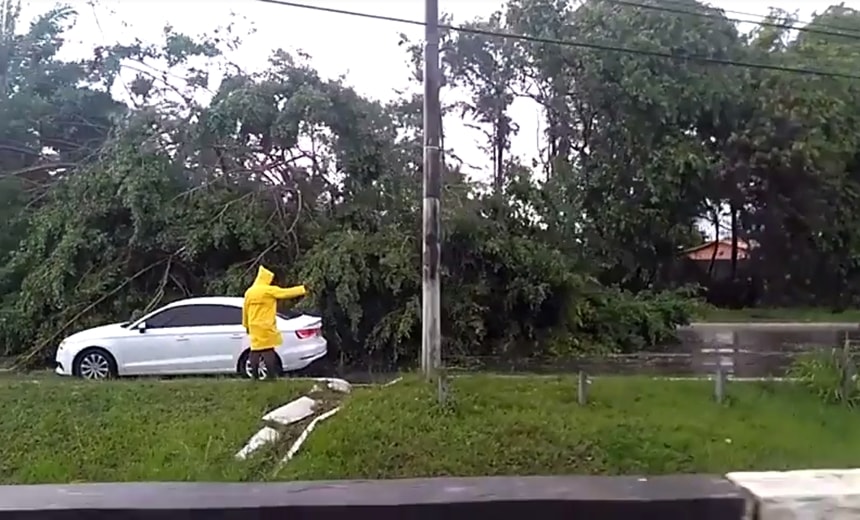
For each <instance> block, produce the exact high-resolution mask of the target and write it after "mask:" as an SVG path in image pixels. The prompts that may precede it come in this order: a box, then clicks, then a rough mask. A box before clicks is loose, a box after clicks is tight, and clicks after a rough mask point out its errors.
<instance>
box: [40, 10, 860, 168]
mask: <svg viewBox="0 0 860 520" xmlns="http://www.w3.org/2000/svg"><path fill="white" fill-rule="evenodd" d="M298 1H302V0H298ZM439 2H440V10H441V11H443V12H448V13H451V14H452V15H453V16H454V21H455V23H457V22H464V21H468V20H470V19H472V18H475V17H478V16H483V15H488V14H490V13H491V12H493V11H494V10H496V9H499V8H500V7H501V6H502V4H503V1H502V0H439ZM55 3H56V2H54V1H51V0H31V1H30V2H29V3H28V4H27V5H26V6H25V10H24V17H25V18H31V17H32V16H34V15H35V14H37V13H39V12H41V11H45V10H47V9H48V8H50V7H51V6H53V5H54V4H55ZM70 3H71V4H73V5H77V6H79V7H78V10H79V12H80V15H79V17H78V23H77V25H76V27H75V28H74V30H73V33H72V34H71V36H70V39H71V40H72V43H71V44H70V46H69V48H68V49H67V52H69V53H70V54H76V53H84V52H88V51H89V50H90V49H91V48H92V46H94V45H103V44H111V43H115V42H118V41H119V42H128V41H130V40H131V39H132V38H134V37H138V38H141V39H143V40H149V41H154V40H156V39H158V38H159V33H160V32H161V30H162V28H163V27H164V26H165V24H171V25H172V26H173V27H175V28H176V30H178V31H181V32H186V33H190V34H201V33H206V32H207V31H211V30H212V29H213V28H215V27H217V26H219V25H225V24H227V23H229V21H230V20H231V13H237V14H240V15H241V16H243V17H244V18H246V19H247V20H248V21H249V22H251V23H253V26H254V27H255V29H256V33H255V34H252V35H250V36H248V37H247V38H245V41H244V44H243V46H242V48H241V49H239V51H238V52H237V53H236V55H235V56H232V60H233V61H235V62H237V63H239V64H241V65H243V66H244V67H245V68H246V69H259V68H261V67H263V66H264V65H265V62H266V59H267V57H268V56H269V54H270V52H271V51H272V50H273V49H275V48H278V47H281V48H284V49H287V50H295V49H301V50H304V51H305V52H307V53H308V54H310V55H311V56H312V57H313V63H314V65H315V67H316V68H317V70H319V71H320V73H321V74H323V75H324V76H329V77H335V76H339V75H345V76H346V79H347V82H348V83H349V84H351V85H352V86H354V87H355V88H356V89H357V90H358V91H359V92H361V93H362V94H364V95H366V96H369V97H373V98H377V99H383V100H384V99H390V98H392V97H393V96H394V90H395V89H403V88H405V87H406V86H407V85H408V83H409V72H408V68H407V62H406V56H405V53H404V50H403V49H402V48H401V47H398V45H397V42H398V40H399V38H398V34H400V33H406V34H407V35H409V37H410V38H412V39H413V40H419V39H421V37H422V35H423V29H422V28H421V27H416V26H403V25H399V24H395V23H391V22H383V21H374V20H367V19H361V18H355V17H347V16H342V15H336V14H328V13H320V12H313V11H308V10H303V9H297V8H291V7H283V6H277V5H272V4H266V3H262V2H259V1H257V0H100V1H99V2H98V4H97V5H96V6H95V7H90V6H89V5H88V4H87V2H85V1H84V0H76V1H74V2H70ZM304 3H307V4H313V5H322V6H326V7H335V8H340V9H348V10H351V11H360V12H366V13H376V14H384V15H388V16H394V17H399V18H409V19H414V20H421V19H422V18H423V16H424V2H423V0H304ZM710 3H711V4H712V5H714V6H716V7H720V8H722V9H726V10H730V11H739V12H744V13H752V14H759V15H765V14H767V12H768V7H769V6H771V5H774V4H779V6H780V7H781V8H783V9H787V10H789V11H795V10H796V11H797V13H798V14H799V16H800V18H801V19H802V20H808V19H809V18H810V17H811V16H812V14H813V12H815V11H818V12H820V11H823V10H824V9H826V8H827V7H828V6H829V5H831V4H832V3H835V2H831V1H817V0H714V1H712V2H710ZM844 4H845V5H846V6H849V7H855V8H860V0H847V1H845V2H844ZM728 15H729V16H731V17H735V18H747V19H749V18H751V17H749V16H742V15H739V14H731V13H729V14H728ZM123 22H124V23H123ZM452 95H454V96H456V95H457V93H450V92H448V93H444V92H443V96H445V97H446V98H447V99H451V96H452ZM512 116H513V118H514V120H515V121H516V122H517V123H518V124H519V125H520V133H519V135H518V136H517V137H516V138H515V140H514V144H513V151H514V153H515V154H517V155H521V156H523V157H526V158H530V157H534V156H535V155H536V152H537V150H538V145H539V134H540V132H541V126H540V115H539V114H538V112H537V110H536V108H535V107H534V106H533V105H531V104H530V103H529V102H527V101H520V102H518V103H517V104H516V105H515V106H514V107H513V111H512ZM445 133H446V141H447V143H448V144H454V146H455V148H456V151H457V153H458V154H459V155H461V156H463V157H464V158H465V159H466V161H467V163H469V164H471V165H472V166H473V167H474V169H473V170H472V173H473V174H474V175H475V176H476V177H480V178H486V176H485V174H484V173H482V172H485V171H486V170H487V169H488V168H489V167H490V160H489V158H487V157H485V156H484V155H483V154H482V153H481V152H480V151H479V150H477V148H476V145H475V142H476V140H477V139H479V134H478V133H477V132H475V131H474V130H470V129H468V128H466V127H464V125H463V124H462V122H460V121H457V120H456V119H451V120H448V121H446V122H445Z"/></svg>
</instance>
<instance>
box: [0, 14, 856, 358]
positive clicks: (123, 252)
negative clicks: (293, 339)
mask: <svg viewBox="0 0 860 520" xmlns="http://www.w3.org/2000/svg"><path fill="white" fill-rule="evenodd" d="M682 3H683V4H684V8H685V9H687V10H691V11H696V12H699V14H703V15H707V16H692V15H691V16H685V17H679V16H676V15H675V14H667V13H665V12H661V11H659V10H654V9H644V8H637V7H635V6H621V5H619V4H617V3H614V2H609V1H606V0H588V1H586V2H582V3H574V2H570V1H567V0H510V1H509V2H508V3H507V4H506V5H505V6H504V7H503V9H501V10H500V11H498V12H495V13H492V14H490V15H489V16H488V17H486V18H484V19H477V20H473V21H471V22H469V25H470V27H472V28H473V29H476V30H478V31H484V32H486V31H503V32H504V31H511V32H518V33H522V34H524V35H527V36H533V37H536V38H538V39H546V38H557V39H560V40H578V39H582V40H584V41H590V42H595V43H604V44H611V45H613V46H617V47H628V48H634V49H642V50H654V51H660V52H667V51H671V52H674V53H689V54H697V55H708V56H713V57H716V58H719V59H720V60H743V61H747V62H757V63H762V64H764V65H766V66H768V67H771V68H770V69H767V70H759V69H749V68H744V67H722V66H714V65H707V64H702V63H698V62H692V61H689V60H671V59H665V58H659V57H653V56H644V55H635V54H630V53H619V52H606V51H601V50H597V49H593V48H582V47H570V46H560V45H551V44H548V43H540V42H537V41H519V40H512V39H507V38H502V37H498V36H487V35H481V34H473V33H465V32H457V31H452V30H446V31H444V34H443V38H442V40H443V52H442V57H443V60H442V65H443V70H444V73H445V78H446V79H445V85H446V87H445V88H451V87H457V88H459V89H463V90H465V91H466V93H467V96H466V97H465V99H463V100H461V101H458V102H456V103H452V104H450V105H447V106H446V107H445V110H446V113H449V114H451V113H454V112H453V111H454V110H459V113H460V115H461V116H462V117H463V118H465V119H467V120H468V123H469V124H473V125H475V126H477V127H478V128H479V129H481V130H483V131H484V134H485V136H486V142H485V143H481V144H482V145H486V151H487V154H488V156H489V157H490V158H491V159H492V161H491V162H492V165H493V177H492V183H491V184H492V188H493V189H492V190H490V193H489V194H487V190H485V189H484V188H485V187H484V186H483V185H482V183H480V182H477V181H475V180H472V179H470V178H468V176H467V175H466V174H465V173H464V172H463V171H462V168H461V164H460V162H459V161H458V160H457V158H456V152H457V148H459V147H462V146H463V144H462V143H453V144H452V143H450V142H444V143H443V144H444V149H445V154H444V156H445V164H444V167H443V176H444V195H443V196H444V201H443V206H442V208H443V215H442V218H443V229H444V233H443V236H442V237H441V240H442V246H443V257H442V262H443V269H442V280H443V301H442V306H443V317H444V320H443V336H444V351H445V353H446V355H451V356H454V357H458V358H459V357H468V356H478V357H483V356H501V357H512V358H523V357H529V358H533V357H550V356H559V355H573V354H578V353H580V352H582V351H583V350H585V349H591V348H595V347H598V348H600V349H602V350H615V351H618V350H621V351H630V350H636V349H642V348H654V347H658V346H660V345H661V344H664V343H666V342H667V340H669V339H670V337H671V335H672V333H673V330H674V328H675V326H677V325H679V324H683V323H686V322H688V321H689V319H690V317H691V315H692V313H693V311H694V310H695V309H694V305H693V300H692V299H691V298H690V297H689V294H690V293H688V292H687V291H686V290H680V289H678V287H679V286H683V285H684V284H683V280H679V278H678V276H677V272H676V271H677V269H676V267H677V261H676V257H677V255H678V251H679V250H681V249H683V248H684V247H687V246H690V245H693V244H695V243H696V242H698V241H700V240H701V231H700V229H698V227H699V224H700V223H701V222H702V220H707V221H708V222H711V221H713V220H714V219H715V218H716V217H719V214H720V213H726V212H727V213H728V217H729V218H728V220H729V221H730V224H729V230H728V233H727V234H728V236H729V237H730V238H731V239H732V241H733V242H736V241H738V240H741V239H743V240H750V241H754V242H755V243H757V244H759V247H757V248H756V249H755V250H754V254H753V259H752V260H751V261H750V262H748V263H746V264H744V265H745V267H744V268H743V269H741V268H740V267H739V262H738V259H737V258H732V260H731V263H732V269H731V275H730V280H728V285H729V286H731V287H735V288H737V287H746V286H749V287H753V284H751V283H750V280H752V279H755V280H757V281H758V282H759V283H757V284H755V285H754V286H755V287H756V288H760V291H759V292H758V294H757V297H758V299H759V301H762V302H765V303H771V304H782V305H786V306H789V305H806V306H812V305H827V306H830V307H832V308H833V309H834V310H838V309H844V308H846V307H849V306H851V305H852V304H853V303H855V302H858V301H860V269H858V265H860V264H858V263H857V262H858V258H860V256H858V252H860V249H858V247H860V246H858V244H860V234H858V233H860V231H858V230H860V226H858V225H857V224H858V222H857V216H856V215H857V211H856V209H855V208H857V207H860V205H858V196H860V177H858V171H860V170H858V164H860V163H858V157H860V155H858V154H857V150H858V149H860V142H859V141H857V139H858V136H860V132H857V131H856V130H857V125H858V122H860V97H858V90H857V88H856V87H855V85H854V84H853V83H852V82H851V81H850V80H848V79H843V78H839V77H826V76H825V77H820V76H819V77H812V76H807V75H800V74H794V73H788V72H784V71H779V70H773V68H777V69H778V68H779V67H785V66H793V67H806V68H809V67H813V66H814V67H819V68H821V67H826V68H827V70H832V71H835V72H846V71H847V72H850V71H851V70H856V68H857V67H856V64H857V62H856V56H857V53H856V46H857V45H858V40H857V39H856V38H840V37H832V38H824V37H817V36H816V37H812V35H813V33H807V32H800V33H798V34H794V33H792V32H790V31H787V30H786V31H783V30H770V29H769V30H767V31H765V30H758V31H754V32H753V33H751V34H742V33H740V32H739V29H738V28H737V27H736V26H735V25H734V24H733V22H731V21H730V20H728V19H726V18H725V17H724V16H723V13H722V12H721V11H719V10H716V9H713V8H710V7H708V6H706V5H704V4H700V3H698V2H695V1H693V0H685V1H684V2H682ZM2 4H3V6H4V9H6V10H7V11H8V15H7V16H5V17H4V20H6V21H7V23H6V25H5V26H4V27H3V30H2V33H0V36H2V38H0V46H2V51H3V52H4V54H3V55H4V56H8V60H6V61H5V62H4V63H3V67H2V68H0V75H2V79H3V82H2V84H0V87H2V95H0V116H2V117H0V218H3V220H4V222H7V224H6V225H5V226H4V227H3V229H2V231H0V305H2V306H0V348H2V352H3V354H5V355H20V356H21V359H22V361H26V362H29V363H38V362H41V361H43V360H45V359H46V358H49V357H50V356H51V355H52V353H53V348H54V346H55V345H56V344H57V343H58V340H59V339H60V337H61V336H62V335H64V334H66V333H68V332H70V331H71V330H74V329H79V328H82V327H85V326H88V325H92V324H96V323H100V322H105V321H118V320H121V319H124V318H125V317H126V316H128V315H129V314H131V313H132V312H133V311H142V310H146V309H152V308H154V307H156V306H157V305H159V304H162V303H165V302H167V301H170V300H173V299H176V298H182V297H187V296H192V295H201V294H240V293H241V291H242V290H243V288H244V287H245V286H246V285H247V284H248V283H249V282H250V279H251V276H252V274H253V271H254V269H255V266H256V265H258V264H260V263H265V264H266V265H268V266H269V267H270V268H272V269H274V270H275V271H276V272H277V273H278V275H279V276H280V278H282V279H283V280H285V281H288V282H292V281H296V282H304V283H306V284H308V285H309V286H310V287H311V297H310V298H308V299H307V301H305V302H302V305H304V306H305V307H306V308H308V309H309V310H310V311H313V312H319V313H321V314H322V316H323V318H324V322H325V326H326V327H327V331H326V334H327V337H328V338H329V339H330V341H331V348H332V350H333V356H334V357H335V358H336V359H337V360H339V362H340V363H342V364H348V365H373V366H385V367H390V366H393V365H404V364H405V365H408V364H412V363H414V362H416V360H417V357H418V345H419V343H420V334H419V332H420V328H419V324H420V298H421V296H420V285H421V280H420V273H421V246H420V241H419V239H418V237H419V236H420V230H421V218H420V215H421V207H420V200H421V172H422V157H421V146H420V144H421V143H420V138H421V128H420V125H421V101H422V99H421V96H420V95H417V94H415V93H413V92H406V93H403V95H402V96H401V97H399V98H398V99H395V100H392V101H390V102H387V103H381V102H378V101H375V100H371V99H367V98H365V97H363V96H361V95H359V94H358V93H357V92H356V91H354V90H353V89H352V88H350V87H349V86H347V85H346V84H344V82H343V81H342V80H331V79H326V78H323V77H321V76H320V74H318V73H317V71H316V70H315V69H314V68H313V66H312V63H311V61H310V58H309V57H308V56H305V55H302V54H301V53H292V54H291V53H287V52H285V51H282V50H278V51H275V52H274V53H273V54H272V55H271V58H270V61H269V64H268V66H267V67H266V68H265V69H264V70H261V71H257V72H250V71H245V70H243V69H242V67H240V66H238V65H237V64H233V63H229V61H228V60H227V58H226V57H225V56H226V51H228V50H230V49H235V48H237V47H238V46H239V45H241V36H242V35H241V34H240V33H238V32H237V31H238V29H237V27H236V26H235V25H232V24H231V25H228V26H226V27H221V28H217V29H213V30H212V31H210V32H209V33H207V35H206V36H203V37H194V36H189V35H184V34H180V33H178V32H176V31H175V30H173V29H172V28H170V27H168V28H166V29H165V32H164V35H163V38H162V39H161V40H160V41H156V42H141V41H132V42H130V43H125V44H116V45H110V46H99V47H98V48H95V49H93V52H92V53H91V54H89V55H88V56H87V57H86V58H84V59H80V60H69V59H64V58H62V57H61V56H62V54H61V51H62V50H63V45H64V42H65V34H66V30H67V29H68V27H70V26H71V25H72V24H73V23H74V20H75V13H74V11H73V10H71V9H68V8H57V9H54V10H50V11H47V12H45V13H44V14H43V15H42V16H41V17H39V18H38V19H37V20H36V21H35V22H34V23H33V24H31V25H30V26H29V27H28V28H21V27H19V26H18V24H17V21H18V16H19V15H18V12H17V10H16V8H15V3H14V2H12V1H10V0H4V1H3V2H2ZM783 14H784V13H783ZM775 16H782V14H780V13H778V12H777V13H775ZM820 19H821V20H824V21H827V22H828V25H829V24H832V23H836V22H838V23H839V24H840V25H843V24H844V25H845V26H846V27H860V23H858V19H860V17H858V15H857V13H856V12H854V11H852V10H850V9H847V8H832V9H829V10H827V11H826V12H824V13H823V14H822V15H821V16H820ZM446 21H448V22H450V20H449V19H448V18H446ZM392 43H394V42H392ZM401 43H409V42H405V41H404V42H401ZM407 47H408V52H409V55H410V57H411V58H412V62H413V65H415V66H416V68H417V67H420V65H421V61H420V60H421V54H420V52H419V49H420V46H418V45H416V44H411V43H409V45H407ZM216 77H217V78H218V80H217V81H216V79H215V78H216ZM115 92H124V94H123V95H122V99H115V98H114V97H113V96H112V95H111V93H115ZM523 98H527V99H531V100H532V101H534V102H536V103H538V105H539V106H540V107H541V110H542V112H543V116H544V119H545V123H546V124H545V127H546V128H547V133H546V143H547V145H546V148H545V149H544V150H542V151H541V155H542V156H541V159H540V161H536V162H535V163H533V164H528V163H527V162H526V161H524V160H523V158H521V157H518V156H516V154H514V153H513V151H512V149H511V146H510V143H511V138H512V137H513V136H514V135H515V133H516V131H517V122H516V121H515V120H514V119H513V117H512V114H511V110H510V108H511V106H512V105H513V104H514V103H515V102H516V101H518V100H520V99H523ZM716 220H720V219H719V218H716ZM733 256H735V255H733ZM746 292H748V293H752V292H754V291H751V290H748V291H746Z"/></svg>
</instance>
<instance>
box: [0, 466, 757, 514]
mask: <svg viewBox="0 0 860 520" xmlns="http://www.w3.org/2000/svg"><path fill="white" fill-rule="evenodd" d="M744 496H745V495H744V493H743V491H741V490H740V489H738V488H737V487H735V486H734V485H733V484H732V483H731V482H729V481H728V480H726V479H724V478H721V477H709V476H701V475H684V476H665V477H648V478H637V477H522V478H520V477H492V478H491V477H487V478H434V479H409V480H388V481H384V480H378V481H335V482H301V483H299V482H295V483H278V484H203V483H196V484H192V483H189V484H173V483H152V484H150V483H129V484H79V485H42V486H3V487H0V520H7V519H12V518H14V519H16V520H30V519H33V520H36V519H38V520H55V519H56V520H60V519H62V520H65V519H71V518H76V519H77V518H86V519H87V520H100V519H111V520H116V519H117V518H122V519H123V520H125V519H129V520H132V519H133V520H148V519H153V520H155V519H159V520H171V519H177V520H178V519H183V520H187V519H198V518H199V519H206V520H223V519H248V518H254V519H268V518H272V519H274V518H279V519H282V518H289V519H291V520H423V519H427V520H431V519H432V520H439V519H444V520H475V519H478V518H492V519H494V520H505V519H510V520H523V519H529V518H540V519H541V520H555V519H559V520H561V519H565V520H568V519H576V518H582V519H600V520H622V519H623V520H645V519H654V520H658V519H659V520H675V519H677V520H741V519H742V518H743V515H744V510H745V499H744ZM117 515H120V516H117Z"/></svg>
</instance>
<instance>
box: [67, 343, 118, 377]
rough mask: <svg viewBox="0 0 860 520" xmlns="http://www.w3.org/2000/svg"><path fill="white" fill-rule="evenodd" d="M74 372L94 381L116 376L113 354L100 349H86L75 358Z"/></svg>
mask: <svg viewBox="0 0 860 520" xmlns="http://www.w3.org/2000/svg"><path fill="white" fill-rule="evenodd" d="M74 374H75V375H76V376H78V377H80V378H83V379H90V380H95V381H98V380H103V379H110V378H113V377H116V362H115V361H114V359H113V356H111V355H110V354H109V353H107V352H106V351H104V350H102V349H99V348H93V349H88V350H85V351H83V352H81V353H80V354H79V355H78V357H77V359H76V360H75V365H74Z"/></svg>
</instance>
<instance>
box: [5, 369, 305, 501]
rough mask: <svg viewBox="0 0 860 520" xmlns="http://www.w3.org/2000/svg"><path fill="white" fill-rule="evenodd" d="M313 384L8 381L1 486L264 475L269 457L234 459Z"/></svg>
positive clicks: (287, 382) (248, 478) (250, 477)
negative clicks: (268, 419)
mask: <svg viewBox="0 0 860 520" xmlns="http://www.w3.org/2000/svg"><path fill="white" fill-rule="evenodd" d="M311 386H312V384H311V383H310V382H293V381H276V382H271V383H254V382H250V381H242V380H230V379H208V380H206V379H204V380H171V381H154V380H148V381H147V380H139V381H116V382H105V383H91V382H82V381H74V380H68V379H60V378H48V377H41V378H39V379H35V380H33V381H30V380H28V379H27V377H26V376H19V377H9V378H0V484H23V483H45V482H82V481H103V482H104V481H140V480H160V481H165V480H173V481H189V480H209V481H224V480H227V481H236V480H239V481H241V480H259V479H261V478H266V477H268V476H269V475H270V473H271V466H272V463H273V461H272V460H267V457H268V456H269V455H272V454H271V453H267V454H262V455H260V456H259V457H257V458H254V459H252V460H249V461H247V462H245V463H238V462H236V461H235V460H234V459H233V456H234V454H235V453H236V451H238V450H239V448H241V447H242V445H244V443H245V441H246V440H247V439H248V437H249V436H250V435H252V434H253V433H254V432H255V431H256V430H257V429H258V428H260V426H261V417H262V416H263V414H264V413H265V412H266V411H269V410H271V409H272V408H274V407H276V406H279V405H282V404H285V403H286V402H288V401H290V400H291V399H294V398H296V397H298V396H300V395H303V394H304V393H305V392H306V391H308V390H309V389H310V387H311Z"/></svg>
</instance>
